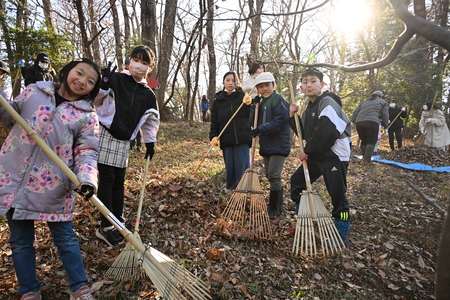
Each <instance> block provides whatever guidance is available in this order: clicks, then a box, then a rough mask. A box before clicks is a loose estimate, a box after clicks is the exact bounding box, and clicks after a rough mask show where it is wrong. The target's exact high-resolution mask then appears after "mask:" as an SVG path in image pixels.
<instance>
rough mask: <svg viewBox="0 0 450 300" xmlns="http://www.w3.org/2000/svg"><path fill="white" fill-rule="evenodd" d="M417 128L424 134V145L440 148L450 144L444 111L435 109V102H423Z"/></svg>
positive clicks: (442, 148)
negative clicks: (433, 103)
mask: <svg viewBox="0 0 450 300" xmlns="http://www.w3.org/2000/svg"><path fill="white" fill-rule="evenodd" d="M419 128H420V131H421V132H422V133H423V134H424V135H425V141H424V144H425V145H427V146H430V147H434V148H438V149H441V150H445V147H446V146H447V145H450V131H449V130H448V126H447V123H446V122H445V116H444V113H443V112H442V111H441V110H440V109H437V107H436V104H435V105H432V103H431V102H429V101H428V102H426V103H425V104H424V106H423V107H422V116H421V118H420V121H419Z"/></svg>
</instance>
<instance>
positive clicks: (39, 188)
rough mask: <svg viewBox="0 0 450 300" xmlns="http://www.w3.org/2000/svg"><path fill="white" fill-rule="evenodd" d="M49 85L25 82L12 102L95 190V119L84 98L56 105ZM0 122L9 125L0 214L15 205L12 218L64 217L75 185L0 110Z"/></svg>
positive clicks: (0, 154) (0, 158)
mask: <svg viewBox="0 0 450 300" xmlns="http://www.w3.org/2000/svg"><path fill="white" fill-rule="evenodd" d="M54 95H55V83H53V82H44V81H40V82H37V83H36V84H31V85H30V86H28V87H27V88H26V89H25V90H24V91H23V92H22V93H21V94H20V95H19V96H17V97H16V99H15V100H14V102H12V103H11V104H12V106H13V107H14V109H15V110H16V111H17V112H18V113H19V114H20V115H21V116H22V118H24V119H25V120H26V121H27V123H28V124H29V125H30V126H31V127H32V128H33V130H34V131H35V132H36V133H37V134H38V135H39V136H40V137H41V138H43V139H44V140H45V142H46V143H47V145H48V146H50V148H51V149H52V150H53V151H54V152H55V153H56V155H57V156H59V158H61V159H62V161H63V162H64V163H65V164H66V165H67V166H68V167H69V168H70V169H72V171H73V172H74V173H75V174H76V175H77V177H78V180H79V181H80V183H81V184H87V185H91V186H93V187H94V188H95V190H96V189H97V157H98V153H99V150H98V134H99V133H98V129H99V128H98V119H97V115H96V114H95V112H94V109H93V108H92V106H91V103H90V102H89V101H86V100H78V101H72V102H63V103H62V104H60V105H59V106H58V107H56V101H55V96H54ZM0 122H1V124H2V125H3V126H5V127H8V128H11V127H12V129H11V131H10V133H9V135H8V137H7V138H6V140H5V142H4V143H3V146H2V148H1V150H0V216H5V214H6V212H7V211H8V210H9V209H10V208H11V207H13V208H15V210H14V215H13V218H14V219H16V220H41V221H51V222H61V221H70V220H71V219H72V213H73V210H74V207H75V201H76V197H75V192H74V189H75V185H74V184H73V183H72V182H71V181H70V180H69V178H68V177H67V176H66V175H65V174H64V173H63V172H62V171H61V169H60V168H58V166H57V165H56V164H55V163H53V161H52V160H51V159H50V158H49V157H48V156H47V155H46V154H45V153H44V151H42V149H41V148H40V147H39V146H38V145H37V144H36V142H35V141H34V140H33V139H32V138H30V137H29V136H28V134H27V133H26V132H25V130H23V129H22V127H20V125H19V124H18V123H15V121H14V120H13V119H12V117H11V116H10V115H9V114H8V113H7V112H6V110H5V109H4V108H0Z"/></svg>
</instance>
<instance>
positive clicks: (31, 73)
mask: <svg viewBox="0 0 450 300" xmlns="http://www.w3.org/2000/svg"><path fill="white" fill-rule="evenodd" d="M22 76H23V78H24V79H25V86H28V85H30V84H32V83H36V82H37V81H55V80H56V72H55V70H53V68H52V67H51V66H50V58H49V57H48V55H47V54H45V53H39V54H38V55H37V57H36V60H35V61H34V65H32V66H31V67H29V68H25V66H24V67H22Z"/></svg>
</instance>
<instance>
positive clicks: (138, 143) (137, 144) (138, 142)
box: [130, 131, 142, 150]
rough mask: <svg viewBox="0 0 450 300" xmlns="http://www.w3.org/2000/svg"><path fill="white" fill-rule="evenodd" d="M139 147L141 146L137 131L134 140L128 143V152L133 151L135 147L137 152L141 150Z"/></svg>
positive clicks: (139, 132) (139, 133)
mask: <svg viewBox="0 0 450 300" xmlns="http://www.w3.org/2000/svg"><path fill="white" fill-rule="evenodd" d="M141 145H142V142H141V131H138V133H137V135H136V138H135V139H134V140H131V141H130V150H133V149H134V146H136V148H137V149H138V150H140V149H141Z"/></svg>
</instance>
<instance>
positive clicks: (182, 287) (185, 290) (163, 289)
mask: <svg viewBox="0 0 450 300" xmlns="http://www.w3.org/2000/svg"><path fill="white" fill-rule="evenodd" d="M147 251H149V252H150V253H151V255H152V256H153V257H154V258H155V259H156V260H157V261H158V264H160V265H159V266H155V265H154V264H153V263H152V262H151V261H150V260H148V259H146V258H145V257H143V254H142V253H139V252H137V253H136V258H137V259H138V260H139V261H141V262H142V267H143V268H144V270H145V272H146V273H147V275H148V276H149V277H150V279H151V280H152V282H153V283H154V284H155V286H156V288H157V289H158V291H159V293H160V294H161V297H162V299H167V300H182V299H199V300H207V299H212V298H211V295H210V294H209V291H208V286H207V285H206V284H205V283H204V282H203V281H201V280H200V279H199V278H197V277H196V276H194V275H193V274H192V273H190V272H189V271H188V270H186V269H185V268H184V267H182V266H181V265H179V264H178V263H176V262H175V261H173V260H172V259H171V258H170V257H168V256H166V255H164V254H163V253H161V252H159V251H158V250H156V249H155V248H152V247H149V248H147ZM161 268H162V269H163V270H164V271H165V272H166V273H169V274H170V276H171V278H168V276H167V275H164V274H163V273H162V272H161V271H160V270H161Z"/></svg>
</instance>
